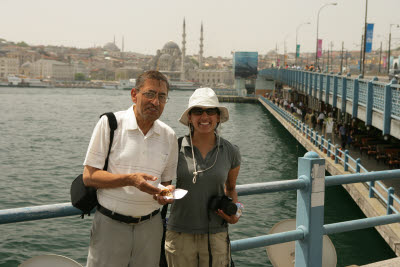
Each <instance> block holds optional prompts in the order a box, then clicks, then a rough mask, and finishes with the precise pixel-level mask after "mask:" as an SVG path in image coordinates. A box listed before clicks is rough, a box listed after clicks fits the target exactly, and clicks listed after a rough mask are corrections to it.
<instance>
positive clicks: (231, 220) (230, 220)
mask: <svg viewBox="0 0 400 267" xmlns="http://www.w3.org/2000/svg"><path fill="white" fill-rule="evenodd" d="M216 213H217V215H218V216H220V217H221V218H222V219H224V220H225V221H227V222H228V223H230V224H235V223H237V222H238V221H239V217H236V214H233V215H231V216H229V215H227V214H226V213H225V212H223V211H222V210H220V209H219V210H218V211H216Z"/></svg>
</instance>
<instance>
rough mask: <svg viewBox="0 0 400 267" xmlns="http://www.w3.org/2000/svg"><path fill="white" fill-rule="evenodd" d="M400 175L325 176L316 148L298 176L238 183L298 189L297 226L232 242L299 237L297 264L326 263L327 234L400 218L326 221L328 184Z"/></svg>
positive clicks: (49, 210) (68, 211)
mask: <svg viewBox="0 0 400 267" xmlns="http://www.w3.org/2000/svg"><path fill="white" fill-rule="evenodd" d="M399 175H400V170H392V171H382V172H372V173H356V174H350V175H337V176H328V177H325V160H324V159H321V158H319V157H318V154H317V153H315V152H308V153H306V154H305V156H304V157H301V158H299V161H298V174H297V179H293V180H285V181H276V182H268V183H256V184H247V185H238V186H237V191H238V195H240V196H245V195H253V194H263V193H264V194H265V193H272V192H281V191H288V190H297V207H296V229H294V230H292V231H287V232H282V233H276V234H269V235H261V236H255V237H248V238H245V239H240V240H234V241H232V242H231V247H232V251H234V252H235V251H241V250H247V249H252V248H258V247H263V246H268V245H274V244H279V243H285V242H289V241H296V242H295V266H296V267H314V266H322V240H323V235H329V234H334V233H342V232H347V231H353V230H359V229H365V228H369V227H375V226H379V225H385V224H391V223H395V222H400V214H391V215H383V216H379V217H373V218H365V219H358V220H352V221H344V222H339V223H333V224H327V225H324V223H323V222H324V205H325V187H326V186H334V185H340V184H348V183H355V182H364V181H375V180H378V179H381V180H384V179H393V178H394V177H398V176H399ZM78 214H80V211H79V210H77V209H75V208H74V207H72V206H71V203H60V204H54V205H44V206H36V207H25V208H16V209H8V210H0V224H9V223H16V222H24V221H34V220H41V219H49V218H58V217H65V216H73V215H78ZM339 256H340V255H339Z"/></svg>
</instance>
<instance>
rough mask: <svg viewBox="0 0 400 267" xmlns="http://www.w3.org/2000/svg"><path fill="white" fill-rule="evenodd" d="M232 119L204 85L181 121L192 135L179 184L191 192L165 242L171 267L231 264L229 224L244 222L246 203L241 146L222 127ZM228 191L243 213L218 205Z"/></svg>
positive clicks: (177, 205)
mask: <svg viewBox="0 0 400 267" xmlns="http://www.w3.org/2000/svg"><path fill="white" fill-rule="evenodd" d="M228 119H229V113H228V109H227V108H225V107H223V106H221V105H220V104H219V102H218V97H217V96H216V94H215V92H214V91H213V90H212V89H210V88H199V89H197V90H196V91H195V92H194V93H193V95H192V96H191V97H190V99H189V105H188V108H187V109H186V110H185V112H184V113H183V114H182V116H181V118H180V120H179V121H180V122H181V123H182V124H184V125H186V126H188V127H189V134H188V135H187V136H184V137H183V139H182V140H181V146H180V151H179V161H178V170H177V177H178V178H177V183H176V185H177V186H176V187H177V188H183V189H186V190H188V193H187V195H186V196H185V197H184V198H182V199H179V200H175V202H174V203H173V204H172V207H171V214H170V217H169V220H168V226H167V232H166V240H165V252H166V257H167V261H168V266H169V267H187V266H200V267H203V266H211V265H212V266H213V267H218V266H228V265H229V259H230V241H229V236H228V226H227V223H230V224H235V223H237V222H238V220H239V217H240V214H241V208H242V207H241V204H240V203H238V198H237V192H236V189H235V188H236V179H237V176H238V174H239V169H240V153H239V149H238V148H237V147H236V146H234V145H232V144H231V143H230V142H228V141H227V140H225V139H223V138H222V137H220V136H219V135H218V134H217V131H216V130H217V128H218V126H219V125H220V124H221V123H223V122H226V121H227V120H228ZM224 195H226V196H228V197H230V198H231V199H232V202H233V203H237V205H234V204H233V203H229V202H228V203H229V204H230V206H232V205H233V206H234V207H235V210H234V212H236V206H237V207H240V209H238V212H237V213H234V214H232V215H228V214H226V213H225V212H224V211H222V208H221V207H219V206H218V200H219V199H220V198H221V197H222V196H224ZM210 205H211V206H212V207H210Z"/></svg>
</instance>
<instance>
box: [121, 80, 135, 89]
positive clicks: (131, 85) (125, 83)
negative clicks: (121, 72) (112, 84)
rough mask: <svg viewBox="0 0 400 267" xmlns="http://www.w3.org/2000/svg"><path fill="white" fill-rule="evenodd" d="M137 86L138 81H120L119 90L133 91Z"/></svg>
mask: <svg viewBox="0 0 400 267" xmlns="http://www.w3.org/2000/svg"><path fill="white" fill-rule="evenodd" d="M135 85H136V79H129V80H120V81H119V85H118V89H121V90H131V89H132V88H134V87H135Z"/></svg>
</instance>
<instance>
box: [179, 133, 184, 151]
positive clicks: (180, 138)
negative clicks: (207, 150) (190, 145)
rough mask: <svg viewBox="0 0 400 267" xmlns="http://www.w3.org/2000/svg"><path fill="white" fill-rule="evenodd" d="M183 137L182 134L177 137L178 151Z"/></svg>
mask: <svg viewBox="0 0 400 267" xmlns="http://www.w3.org/2000/svg"><path fill="white" fill-rule="evenodd" d="M183 137H184V136H181V137H179V138H178V151H181V147H182V140H183Z"/></svg>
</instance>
